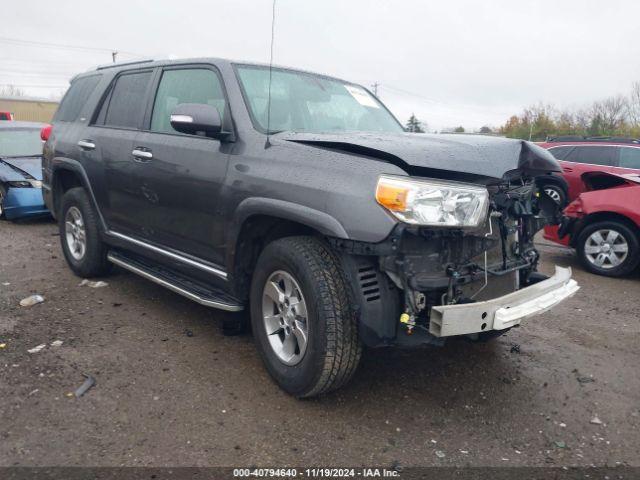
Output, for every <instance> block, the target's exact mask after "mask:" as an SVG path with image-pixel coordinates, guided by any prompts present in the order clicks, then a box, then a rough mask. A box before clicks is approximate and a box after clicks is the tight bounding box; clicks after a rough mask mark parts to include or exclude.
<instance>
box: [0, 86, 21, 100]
mask: <svg viewBox="0 0 640 480" xmlns="http://www.w3.org/2000/svg"><path fill="white" fill-rule="evenodd" d="M0 96H3V97H24V96H25V93H24V90H23V89H21V88H19V87H16V86H15V85H7V86H6V87H1V88H0Z"/></svg>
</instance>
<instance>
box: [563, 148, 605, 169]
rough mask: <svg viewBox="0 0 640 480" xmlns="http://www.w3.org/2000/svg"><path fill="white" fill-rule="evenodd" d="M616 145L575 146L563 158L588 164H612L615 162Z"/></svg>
mask: <svg viewBox="0 0 640 480" xmlns="http://www.w3.org/2000/svg"><path fill="white" fill-rule="evenodd" d="M616 154H617V148H616V147H604V146H603V147H598V146H595V147H587V146H583V147H576V148H575V149H574V150H573V151H572V152H571V153H569V155H567V157H566V158H565V160H567V161H568V162H575V163H588V164H590V165H603V166H613V165H615V164H616Z"/></svg>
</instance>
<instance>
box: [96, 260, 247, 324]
mask: <svg viewBox="0 0 640 480" xmlns="http://www.w3.org/2000/svg"><path fill="white" fill-rule="evenodd" d="M107 259H108V260H109V261H110V262H111V263H114V264H116V265H118V266H120V267H122V268H124V269H126V270H129V271H130V272H133V273H135V274H136V275H140V276H141V277H143V278H146V279H147V280H151V281H152V282H154V283H157V284H158V285H161V286H163V287H165V288H168V289H169V290H171V291H172V292H175V293H177V294H179V295H182V296H183V297H186V298H188V299H189V300H193V301H194V302H197V303H199V304H200V305H204V306H206V307H213V308H218V309H220V310H226V311H228V312H239V311H241V310H244V306H242V305H233V304H228V303H222V302H216V301H214V300H207V299H205V298H202V297H201V296H199V295H196V294H195V293H192V292H189V291H188V290H185V289H183V288H180V287H178V286H176V285H174V284H173V283H169V282H167V281H166V280H163V279H161V278H158V277H156V276H155V275H152V274H151V273H149V272H147V271H145V270H142V269H140V268H138V267H134V266H133V265H130V264H128V263H127V262H125V261H123V260H120V259H119V258H115V257H113V256H112V255H111V254H108V255H107Z"/></svg>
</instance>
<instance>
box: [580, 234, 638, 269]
mask: <svg viewBox="0 0 640 480" xmlns="http://www.w3.org/2000/svg"><path fill="white" fill-rule="evenodd" d="M584 254H585V257H586V258H587V260H588V261H589V262H591V263H592V264H593V265H595V266H596V267H598V268H602V269H604V270H609V269H611V268H615V267H617V266H618V265H620V264H621V263H622V262H624V261H625V259H626V258H627V255H628V254H629V244H628V243H627V240H626V239H625V238H624V236H623V235H622V234H621V233H620V232H617V231H616V230H611V229H606V230H605V229H602V230H596V231H595V232H593V233H592V234H591V235H590V236H589V238H587V241H586V242H585V245H584Z"/></svg>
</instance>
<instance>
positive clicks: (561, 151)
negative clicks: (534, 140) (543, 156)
mask: <svg viewBox="0 0 640 480" xmlns="http://www.w3.org/2000/svg"><path fill="white" fill-rule="evenodd" d="M572 148H573V147H571V146H564V147H552V148H550V149H549V152H550V153H551V155H553V156H554V157H556V158H557V159H558V160H564V158H565V157H566V156H567V154H568V153H569V152H570V151H571V149H572Z"/></svg>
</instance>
